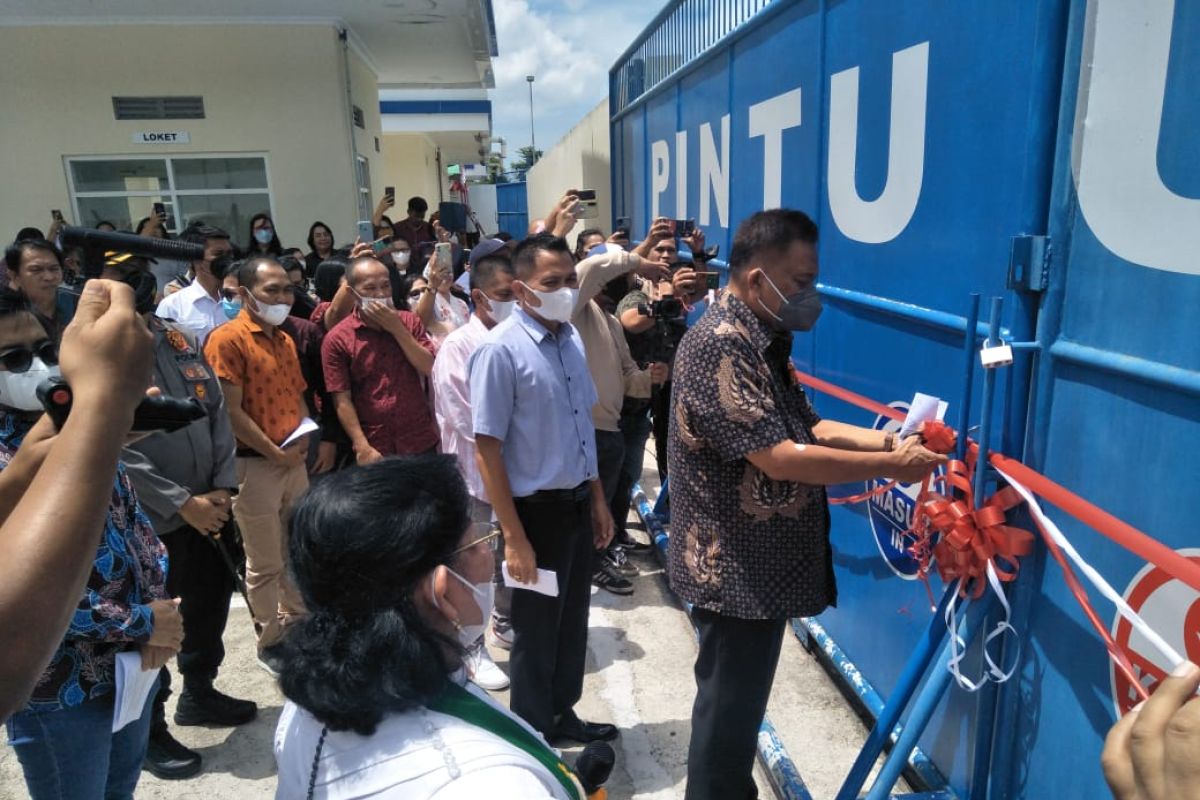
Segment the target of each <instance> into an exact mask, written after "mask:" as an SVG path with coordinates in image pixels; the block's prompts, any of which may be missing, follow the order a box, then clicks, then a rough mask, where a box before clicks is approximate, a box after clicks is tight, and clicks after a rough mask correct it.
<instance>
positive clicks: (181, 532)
mask: <svg viewBox="0 0 1200 800" xmlns="http://www.w3.org/2000/svg"><path fill="white" fill-rule="evenodd" d="M159 538H160V539H162V541H163V544H165V545H166V546H167V558H168V559H169V564H168V568H167V593H168V594H169V595H170V596H171V597H178V598H179V614H180V616H182V617H183V646H182V647H181V648H180V650H179V655H178V656H177V661H176V663H177V665H178V667H179V672H180V674H181V675H183V682H184V688H185V689H186V688H187V686H188V685H189V684H193V685H205V684H210V683H212V681H213V679H214V678H216V677H217V669H218V668H219V667H220V666H221V662H222V661H224V660H225V644H224V642H222V640H221V639H222V637H223V636H224V634H225V622H226V620H228V619H229V602H230V598H231V595H232V593H233V590H234V581H233V576H232V575H230V574H229V568H228V567H226V566H225V562H224V561H223V560H222V558H221V554H220V553H218V552H217V548H216V547H214V546H213V544H214V542H212V541H209V539H208V537H207V536H205V535H204V534H202V533H200V532H199V531H197V530H195V529H193V528H189V527H184V528H179V529H177V530H174V531H171V532H169V533H164V534H162V535H160V536H159ZM222 546H223V545H222ZM161 675H162V680H161V681H160V683H159V688H158V694H157V695H156V696H155V698H154V707H153V710H152V717H151V727H152V729H162V728H165V726H166V722H165V718H164V711H163V704H164V703H166V701H167V698H168V697H170V696H171V673H170V672H169V671H168V670H167V668H166V667H163V668H162V673H161Z"/></svg>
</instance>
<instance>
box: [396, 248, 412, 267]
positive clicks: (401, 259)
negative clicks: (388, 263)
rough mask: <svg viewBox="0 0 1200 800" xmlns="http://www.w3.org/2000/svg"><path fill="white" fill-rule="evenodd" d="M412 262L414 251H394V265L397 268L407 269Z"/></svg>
mask: <svg viewBox="0 0 1200 800" xmlns="http://www.w3.org/2000/svg"><path fill="white" fill-rule="evenodd" d="M411 260H412V251H411V250H404V251H402V252H397V251H392V263H393V264H395V265H396V266H397V267H407V266H408V262H409V261H411Z"/></svg>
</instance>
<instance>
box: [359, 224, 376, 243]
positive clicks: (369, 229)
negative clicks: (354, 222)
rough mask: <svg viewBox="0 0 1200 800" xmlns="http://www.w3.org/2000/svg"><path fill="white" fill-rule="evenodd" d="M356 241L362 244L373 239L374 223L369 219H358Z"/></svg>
mask: <svg viewBox="0 0 1200 800" xmlns="http://www.w3.org/2000/svg"><path fill="white" fill-rule="evenodd" d="M358 241H360V242H363V243H364V244H365V243H368V242H373V241H375V223H373V222H371V220H369V219H360V220H359V221H358Z"/></svg>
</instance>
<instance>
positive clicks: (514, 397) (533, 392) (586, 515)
mask: <svg viewBox="0 0 1200 800" xmlns="http://www.w3.org/2000/svg"><path fill="white" fill-rule="evenodd" d="M513 267H514V269H515V271H516V280H514V281H513V284H512V286H513V293H514V295H515V296H516V298H517V301H518V303H519V306H518V308H517V309H516V310H515V311H514V312H513V314H512V316H511V317H509V318H508V319H507V320H505V321H504V322H502V323H500V324H499V325H497V326H496V327H495V328H493V329H492V330H491V332H490V333H489V334H488V335H487V337H486V338H485V339H484V341H483V343H482V344H481V345H480V346H479V348H478V349H477V350H476V351H475V353H474V354H473V355H472V357H471V361H470V367H469V369H470V373H471V400H472V402H471V406H472V409H471V415H472V424H473V427H474V429H475V446H476V460H477V462H478V464H479V471H480V473H481V474H482V476H483V483H484V486H485V488H486V489H487V493H488V497H490V498H491V500H492V507H493V509H494V511H495V514H496V518H497V519H498V520H499V522H500V527H501V528H502V529H503V531H504V554H505V560H506V562H507V566H508V570H509V572H510V574H511V575H512V576H513V578H514V579H516V580H518V581H520V582H522V583H534V582H535V581H536V580H537V571H538V569H539V568H540V569H545V570H551V571H553V572H554V573H556V575H557V578H558V596H557V597H547V596H546V595H543V594H540V593H537V592H534V591H530V590H517V591H514V592H513V599H512V629H513V646H512V655H511V657H510V660H509V665H510V667H511V673H512V674H511V676H510V678H511V681H512V697H511V703H510V706H511V708H512V710H513V711H514V712H515V713H517V714H519V715H520V716H521V717H522V718H524V719H525V720H526V721H527V722H528V723H529V724H530V725H532V726H533V727H535V728H537V729H538V730H539V731H541V732H542V733H543V734H544V735H545V736H546V738H547V739H552V740H562V739H573V740H575V741H578V742H590V741H596V740H607V739H612V738H614V737H616V735H617V729H616V728H615V727H614V726H612V725H607V724H599V723H592V722H584V721H583V720H581V719H579V717H578V716H576V714H575V712H574V710H573V709H574V705H575V703H576V702H578V701H579V698H580V697H582V696H583V673H584V660H585V658H586V655H587V624H588V603H589V600H590V596H591V579H592V549H593V546H594V547H596V548H601V547H604V546H605V545H607V544H608V542H609V540H611V539H612V535H613V522H612V515H611V514H610V512H609V509H608V504H607V503H605V501H604V489H603V487H602V486H601V484H600V480H599V477H598V471H597V469H596V431H595V428H594V427H593V426H592V406H593V405H594V404H595V402H596V388H595V386H594V385H593V383H592V377H591V373H590V372H589V371H588V365H587V358H586V356H585V355H584V350H583V343H582V341H581V340H580V338H579V333H578V332H577V331H576V330H575V328H574V327H572V326H571V324H570V322H569V321H568V320H570V318H571V315H572V314H573V313H574V310H575V301H576V297H577V295H578V288H577V287H578V283H579V280H578V277H577V276H576V274H575V261H574V259H573V258H572V256H571V251H570V248H569V247H568V246H567V243H566V242H565V241H564V240H563V239H561V238H559V237H555V236H550V235H548V234H542V235H538V236H533V237H530V238H529V239H526V240H525V241H523V242H522V243H521V244H520V245H518V246H517V249H516V252H515V253H514V255H513Z"/></svg>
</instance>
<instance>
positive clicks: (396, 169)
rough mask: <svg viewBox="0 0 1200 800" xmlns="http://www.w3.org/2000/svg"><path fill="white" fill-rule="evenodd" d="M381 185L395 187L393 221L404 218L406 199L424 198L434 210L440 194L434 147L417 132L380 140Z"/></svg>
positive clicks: (388, 136) (431, 210) (387, 136)
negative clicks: (383, 177)
mask: <svg viewBox="0 0 1200 800" xmlns="http://www.w3.org/2000/svg"><path fill="white" fill-rule="evenodd" d="M383 167H384V172H383V174H384V176H385V177H386V180H384V181H383V183H382V185H383V186H394V187H396V207H395V208H393V209H392V211H391V213H390V214H389V216H391V218H392V219H393V220H395V219H399V218H400V217H403V216H404V215H405V209H406V207H407V205H408V199H409V198H410V197H414V196H420V197H424V198H425V200H426V202H428V203H429V211H430V213H433V212H434V211H436V210H437V206H438V202H439V201H440V197H441V195H440V194H439V186H440V181H439V179H438V165H437V148H436V147H435V146H434V144H433V142H432V141H431V140H430V139H429V137H428V136H425V135H424V134H420V133H407V134H405V133H389V134H388V135H386V136H384V137H383Z"/></svg>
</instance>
